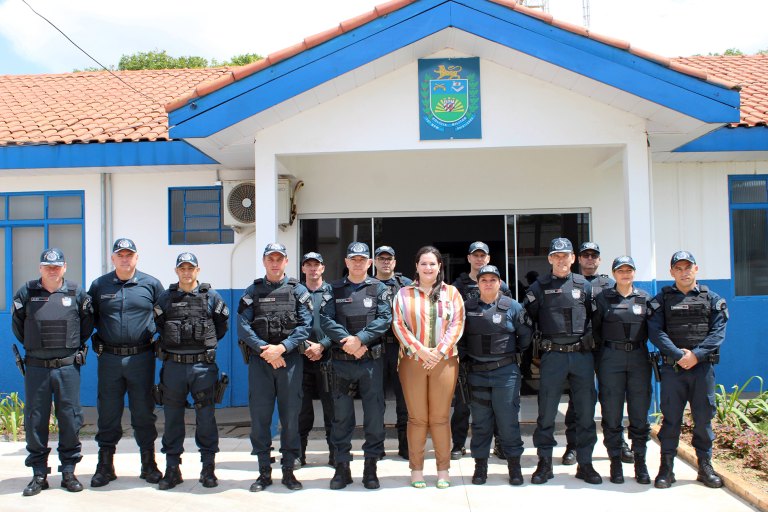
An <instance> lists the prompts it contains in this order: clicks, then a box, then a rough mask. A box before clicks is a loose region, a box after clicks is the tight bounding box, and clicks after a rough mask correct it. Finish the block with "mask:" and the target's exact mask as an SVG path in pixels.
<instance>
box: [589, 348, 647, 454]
mask: <svg viewBox="0 0 768 512" xmlns="http://www.w3.org/2000/svg"><path fill="white" fill-rule="evenodd" d="M597 381H598V384H599V392H598V396H599V397H600V407H601V409H602V414H603V419H602V422H601V426H602V427H603V444H604V445H605V448H606V449H607V450H608V456H609V457H618V456H620V455H621V446H622V443H623V440H622V433H623V431H624V425H623V424H622V420H623V418H624V401H625V400H626V402H627V416H628V417H629V429H628V431H629V439H630V440H631V441H632V451H633V452H635V453H639V454H641V455H645V452H646V443H647V442H648V436H649V435H650V432H651V426H650V424H649V423H648V409H650V407H651V363H650V362H649V361H648V351H647V350H645V348H638V349H635V350H633V351H631V352H627V351H625V350H621V349H615V348H612V347H610V346H605V347H603V348H602V350H601V351H600V365H599V367H598V370H597Z"/></svg>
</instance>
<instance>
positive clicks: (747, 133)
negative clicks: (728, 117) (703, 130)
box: [674, 126, 768, 153]
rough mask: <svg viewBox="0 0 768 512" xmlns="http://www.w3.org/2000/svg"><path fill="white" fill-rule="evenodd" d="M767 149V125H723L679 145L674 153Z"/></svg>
mask: <svg viewBox="0 0 768 512" xmlns="http://www.w3.org/2000/svg"><path fill="white" fill-rule="evenodd" d="M720 151H768V127H766V126H751V127H747V126H738V127H736V128H728V127H723V128H719V129H717V130H715V131H712V132H709V133H708V134H706V135H704V136H702V137H699V138H698V139H696V140H692V141H691V142H689V143H688V144H685V145H683V146H680V147H679V148H677V149H676V150H674V153H706V152H720Z"/></svg>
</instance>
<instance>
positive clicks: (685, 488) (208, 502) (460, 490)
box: [0, 397, 754, 512]
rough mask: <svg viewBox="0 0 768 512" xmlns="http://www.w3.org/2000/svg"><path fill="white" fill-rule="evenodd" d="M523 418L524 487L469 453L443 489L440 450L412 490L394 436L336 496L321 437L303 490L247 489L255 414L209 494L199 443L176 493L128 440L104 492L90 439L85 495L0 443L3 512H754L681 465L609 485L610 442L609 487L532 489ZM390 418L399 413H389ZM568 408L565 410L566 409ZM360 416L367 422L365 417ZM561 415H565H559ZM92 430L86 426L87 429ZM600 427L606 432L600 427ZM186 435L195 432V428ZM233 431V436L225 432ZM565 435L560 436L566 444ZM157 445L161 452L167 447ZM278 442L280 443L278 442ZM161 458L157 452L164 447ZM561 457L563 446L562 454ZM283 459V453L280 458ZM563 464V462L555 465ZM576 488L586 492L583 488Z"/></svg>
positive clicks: (226, 417)
mask: <svg viewBox="0 0 768 512" xmlns="http://www.w3.org/2000/svg"><path fill="white" fill-rule="evenodd" d="M523 402H524V403H523V413H522V414H521V416H522V419H523V420H524V421H525V422H526V423H527V425H526V426H525V428H524V429H523V430H524V433H526V435H525V437H524V442H525V446H526V447H527V449H526V451H525V454H524V456H523V474H524V476H525V481H526V483H525V485H523V486H521V487H511V486H509V485H508V484H507V475H506V464H505V463H504V462H503V461H500V460H498V459H495V458H491V461H490V462H491V464H490V465H489V478H488V482H487V483H486V484H485V485H482V486H476V485H472V484H471V482H470V480H471V478H472V472H473V470H474V461H473V460H472V459H471V458H470V456H469V454H468V455H467V456H465V457H464V458H463V459H461V460H459V461H454V462H453V463H452V467H451V479H452V484H453V485H452V487H451V488H449V489H445V490H440V489H437V488H436V487H435V481H436V477H435V466H434V457H433V454H432V453H429V454H428V459H427V463H426V467H425V474H426V476H427V478H426V479H427V483H428V485H429V487H428V488H427V489H412V488H410V487H409V486H408V482H409V478H408V475H409V469H408V463H407V462H406V461H404V460H402V459H400V458H399V457H397V456H393V455H391V454H394V453H395V452H396V450H397V446H396V445H397V443H396V441H395V440H394V439H389V438H388V439H387V443H386V449H387V453H388V456H387V458H386V459H384V460H383V461H381V462H380V463H379V477H380V480H381V485H382V488H381V489H379V490H377V491H368V490H366V489H365V488H363V486H362V484H361V483H360V477H361V474H362V466H363V461H362V454H361V452H360V451H359V449H360V444H361V441H360V440H356V441H354V442H353V448H354V449H356V450H357V451H355V452H354V455H355V460H354V462H353V463H352V475H353V479H354V480H355V482H354V484H352V485H350V486H348V487H347V488H346V489H344V490H342V491H331V490H329V489H328V483H329V480H330V478H331V477H332V475H333V469H331V468H330V467H328V466H326V465H325V463H326V462H327V460H328V454H327V451H326V446H325V440H324V439H322V435H321V433H320V432H317V433H316V434H317V435H314V436H313V437H316V439H312V440H311V441H310V445H309V450H308V454H307V456H308V466H307V467H304V468H302V469H300V470H299V471H297V472H296V475H297V478H298V479H299V480H300V481H301V482H302V483H303V484H304V490H302V491H297V492H291V491H288V490H287V489H285V488H284V487H283V486H282V484H280V469H279V463H278V464H274V465H273V466H274V468H275V469H274V470H273V479H274V480H275V484H274V485H273V486H272V487H270V488H268V489H267V490H266V491H264V492H261V493H250V492H248V488H249V486H250V485H251V483H252V482H253V480H254V479H255V478H256V476H257V473H256V469H257V464H256V460H255V457H253V456H251V455H250V450H251V446H250V441H249V439H248V437H247V430H248V429H247V426H244V425H243V421H247V409H245V408H239V409H222V410H221V414H219V415H218V417H219V418H220V423H222V425H221V430H222V435H229V436H230V437H222V439H221V443H220V444H221V453H219V454H218V456H217V468H216V473H217V476H218V478H219V486H218V487H216V488H213V489H206V488H204V487H202V485H201V484H200V483H198V481H197V478H198V475H199V472H200V461H199V457H198V454H197V448H196V447H195V443H194V438H193V437H188V438H187V440H186V442H185V449H186V453H185V455H184V456H183V463H182V466H181V469H182V473H183V475H184V478H185V481H184V483H183V484H181V485H180V486H178V487H176V488H175V489H173V490H171V491H159V490H157V486H153V485H148V484H146V483H145V482H144V481H143V480H140V479H139V478H138V473H139V466H140V464H139V455H138V450H137V447H136V444H135V443H134V442H133V440H132V439H131V438H130V436H128V437H126V438H123V440H122V441H121V442H120V445H119V446H118V453H117V455H116V456H115V466H116V472H117V475H118V479H117V480H116V481H114V482H112V483H110V484H109V485H108V486H106V487H101V488H99V489H91V488H89V485H88V484H89V482H90V477H91V475H92V474H93V472H94V469H95V467H96V453H97V447H96V443H95V441H94V440H93V439H92V438H88V439H85V440H84V441H83V453H84V458H83V461H82V462H81V463H80V464H79V465H78V466H77V475H78V476H79V477H80V480H81V481H82V482H83V484H84V485H85V486H86V489H85V490H84V491H83V492H81V493H68V492H67V491H66V490H64V489H62V488H60V487H59V485H60V482H61V477H60V475H59V474H55V469H56V466H57V465H58V460H57V457H56V451H55V448H56V445H55V441H54V442H53V443H52V444H51V447H52V448H53V451H52V453H51V459H50V463H51V466H52V468H53V469H54V474H51V475H50V476H49V477H48V479H49V482H50V485H51V488H50V489H49V490H47V491H43V492H42V493H41V494H40V495H38V496H35V497H31V498H26V497H23V496H22V495H21V490H22V489H23V488H24V486H25V485H26V484H27V482H29V480H30V475H31V473H30V470H29V468H26V467H25V466H24V458H25V457H26V450H25V445H24V443H13V442H0V496H1V498H0V499H2V505H1V506H0V507H1V508H0V510H2V511H3V512H10V511H13V512H15V511H29V510H35V511H38V510H46V509H48V510H51V511H55V512H68V511H72V512H83V511H90V510H99V511H102V512H118V511H123V510H125V511H129V510H130V511H136V510H143V511H151V512H161V511H179V512H191V511H198V510H199V511H207V512H210V511H213V510H223V511H227V512H230V511H232V512H234V511H240V510H242V511H246V510H247V511H249V512H252V511H253V510H259V511H272V510H274V511H293V510H296V511H299V510H301V511H308V510H327V509H330V508H333V509H335V510H345V511H352V510H361V509H364V510H365V512H373V511H378V510H381V511H385V510H386V511H387V512H392V511H393V510H397V512H400V511H402V512H405V511H410V510H422V511H425V510H439V511H440V512H451V511H472V510H475V511H478V510H482V511H485V510H492V509H494V508H496V509H500V507H503V509H509V508H510V507H517V506H522V507H525V509H526V510H569V511H582V510H584V511H586V510H588V511H595V512H597V511H609V512H616V511H617V510H621V511H622V512H629V511H648V510H662V511H663V510H682V511H686V510H699V511H704V510H706V511H707V512H716V511H723V512H726V511H727V512H739V511H751V510H754V509H753V508H752V507H750V506H749V505H747V504H745V503H744V502H743V501H741V500H740V499H739V498H738V497H736V496H735V495H734V494H732V493H731V492H729V491H728V490H726V489H708V488H706V487H704V486H703V485H702V484H700V483H698V482H696V470H695V469H694V468H693V467H691V466H689V465H687V464H686V463H684V462H683V461H682V460H680V459H678V460H677V461H676V465H675V473H676V477H677V483H676V484H675V485H673V487H672V488H671V489H668V490H659V489H655V488H653V485H639V484H637V483H636V482H635V481H634V479H633V478H632V475H633V468H632V466H631V465H624V468H625V476H626V477H627V478H626V480H627V482H626V483H625V484H623V485H616V484H612V483H610V482H609V481H608V478H607V475H608V468H609V462H608V459H607V456H606V452H605V449H604V448H603V446H602V438H599V440H598V445H597V447H596V449H595V458H594V463H595V467H596V469H597V470H598V472H600V474H601V475H603V478H604V483H603V484H602V485H597V486H593V485H588V484H585V483H584V482H582V481H581V480H577V479H576V478H574V476H573V475H574V474H575V471H576V467H575V466H561V465H559V464H556V465H555V468H554V470H555V478H554V479H553V480H550V481H549V482H548V483H547V484H545V485H531V484H530V483H529V482H530V475H531V473H533V470H534V468H535V466H536V451H535V449H534V448H533V447H532V442H531V437H530V432H531V425H530V420H531V418H532V417H533V416H534V415H533V412H532V411H535V402H533V401H532V399H531V398H530V397H524V400H523ZM388 409H389V410H388V411H387V412H388V416H389V412H390V410H391V409H393V407H391V408H388ZM561 410H564V404H562V405H561ZM358 419H359V418H358ZM561 419H562V418H561ZM86 430H87V429H86ZM598 430H599V429H598ZM187 432H188V435H190V436H192V435H193V434H192V430H191V429H189V428H188V430H187ZM228 432H229V434H227V433H228ZM563 442H564V439H563V437H562V436H559V437H558V443H559V444H560V446H562V445H563ZM159 444H160V442H159V440H158V443H157V445H158V447H159ZM275 444H276V446H277V444H278V442H277V440H276V443H275ZM158 452H159V448H158ZM561 453H562V449H561V448H556V449H555V454H556V456H558V457H559V455H560V454H561ZM277 455H278V457H279V454H277ZM648 459H649V460H648V466H649V470H650V473H651V477H653V476H655V474H656V470H657V469H658V463H659V453H658V445H656V443H654V442H651V443H650V445H649V453H648ZM556 462H559V458H557V459H556ZM158 464H159V465H160V466H161V469H163V468H164V460H163V456H162V455H161V454H159V453H158ZM575 491H578V492H575ZM398 509H399V510H398Z"/></svg>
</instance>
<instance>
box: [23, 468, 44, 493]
mask: <svg viewBox="0 0 768 512" xmlns="http://www.w3.org/2000/svg"><path fill="white" fill-rule="evenodd" d="M50 472H51V470H50V469H46V470H43V471H39V470H34V473H33V474H32V480H31V481H30V482H29V483H28V484H27V486H26V487H25V488H24V491H22V493H21V494H23V495H24V496H36V495H38V494H40V491H44V490H46V489H47V488H48V479H47V477H46V475H47V474H48V473H50Z"/></svg>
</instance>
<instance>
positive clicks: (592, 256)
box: [579, 252, 600, 260]
mask: <svg viewBox="0 0 768 512" xmlns="http://www.w3.org/2000/svg"><path fill="white" fill-rule="evenodd" d="M579 257H580V258H584V259H588V260H596V259H598V258H599V257H600V255H599V254H597V253H596V252H583V253H581V254H579Z"/></svg>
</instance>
